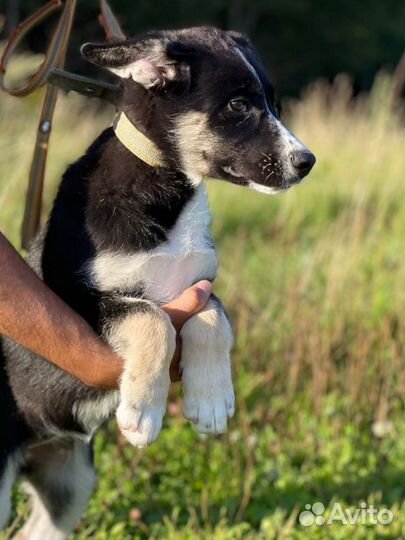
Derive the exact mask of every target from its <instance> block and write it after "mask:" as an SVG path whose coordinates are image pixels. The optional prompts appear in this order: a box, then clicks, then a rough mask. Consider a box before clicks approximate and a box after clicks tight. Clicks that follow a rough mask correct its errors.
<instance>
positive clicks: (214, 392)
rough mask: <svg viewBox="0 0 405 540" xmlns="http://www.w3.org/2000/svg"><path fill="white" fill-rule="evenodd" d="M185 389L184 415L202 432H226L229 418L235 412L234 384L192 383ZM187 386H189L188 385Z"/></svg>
mask: <svg viewBox="0 0 405 540" xmlns="http://www.w3.org/2000/svg"><path fill="white" fill-rule="evenodd" d="M192 386H193V388H188V389H187V390H186V391H185V396H184V401H183V413H184V416H185V417H186V418H187V419H188V420H190V421H191V422H192V423H193V424H194V425H195V428H196V429H197V430H198V431H199V432H200V433H212V434H217V433H225V431H226V429H227V423H228V418H231V417H232V416H233V415H234V413H235V396H234V392H233V388H232V384H227V385H225V386H226V387H224V386H221V385H217V384H214V386H212V385H209V382H208V381H205V382H204V383H202V384H201V386H199V387H197V386H196V385H194V384H193V385H192ZM186 388H187V386H186Z"/></svg>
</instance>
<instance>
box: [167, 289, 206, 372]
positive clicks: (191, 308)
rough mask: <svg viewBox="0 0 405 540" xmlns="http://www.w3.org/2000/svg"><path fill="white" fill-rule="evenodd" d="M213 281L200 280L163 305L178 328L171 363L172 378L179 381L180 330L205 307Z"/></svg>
mask: <svg viewBox="0 0 405 540" xmlns="http://www.w3.org/2000/svg"><path fill="white" fill-rule="evenodd" d="M211 290H212V283H211V282H210V281H207V280H202V281H199V282H198V283H195V284H194V285H193V286H192V287H189V288H188V289H186V290H185V291H184V293H183V294H181V295H180V296H179V297H178V298H176V299H175V300H173V302H170V303H169V304H166V305H164V306H162V309H163V311H165V312H166V313H167V314H168V315H169V317H170V319H171V321H172V323H173V326H174V328H175V329H176V333H177V336H176V351H175V353H174V356H173V360H172V363H171V365H170V379H171V380H172V381H173V382H174V381H179V380H180V379H181V373H180V360H181V337H180V331H181V329H182V327H183V325H184V323H185V322H186V321H188V319H190V318H191V317H192V316H193V315H195V314H196V313H198V312H199V311H200V310H201V309H203V308H204V307H205V306H206V304H207V302H208V300H209V298H210V295H211Z"/></svg>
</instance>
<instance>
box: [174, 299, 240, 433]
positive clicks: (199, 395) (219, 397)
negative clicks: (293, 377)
mask: <svg viewBox="0 0 405 540" xmlns="http://www.w3.org/2000/svg"><path fill="white" fill-rule="evenodd" d="M181 337H182V368H183V375H182V380H183V387H184V402H183V412H184V415H185V417H186V418H188V419H189V420H191V421H192V422H193V423H194V424H196V428H197V429H198V431H200V432H202V433H223V432H224V431H226V427H227V419H228V418H229V417H231V416H233V414H234V401H235V398H234V393H233V386H232V376H231V360H230V351H231V348H232V344H233V336H232V329H231V326H230V324H229V321H228V318H227V317H226V315H225V312H224V309H223V307H222V304H221V303H220V301H219V300H218V299H217V298H215V297H211V299H210V301H209V302H208V304H207V306H206V308H205V309H204V310H203V311H200V312H199V313H198V314H197V315H195V316H194V317H192V318H191V319H190V320H189V321H187V322H186V324H185V325H184V327H183V330H182V332H181Z"/></svg>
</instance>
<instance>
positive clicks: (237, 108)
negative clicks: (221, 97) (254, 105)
mask: <svg viewBox="0 0 405 540" xmlns="http://www.w3.org/2000/svg"><path fill="white" fill-rule="evenodd" d="M249 107H250V103H249V101H248V100H247V99H245V98H237V99H231V101H230V102H229V103H228V108H229V109H230V110H231V111H234V112H238V113H243V112H247V111H248V110H249Z"/></svg>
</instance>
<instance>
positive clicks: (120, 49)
mask: <svg viewBox="0 0 405 540" xmlns="http://www.w3.org/2000/svg"><path fill="white" fill-rule="evenodd" d="M170 44H171V42H170V41H167V42H165V41H163V40H161V39H157V38H147V39H143V40H138V41H136V42H131V41H124V42H119V43H104V44H97V43H86V44H84V45H83V46H82V48H81V53H82V55H83V57H84V58H86V60H88V61H89V62H92V63H93V64H96V65H98V66H100V67H103V68H106V69H108V70H110V71H111V72H112V73H115V75H118V76H119V77H121V78H123V79H132V80H134V81H135V82H136V83H138V84H141V85H142V86H143V87H144V88H146V89H149V88H156V87H162V86H165V85H166V84H167V83H169V82H173V81H180V80H183V79H184V77H185V69H184V66H183V65H180V64H179V62H178V61H177V60H176V59H175V58H174V57H171V56H169V52H168V51H169V50H170V47H169V46H170Z"/></svg>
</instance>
